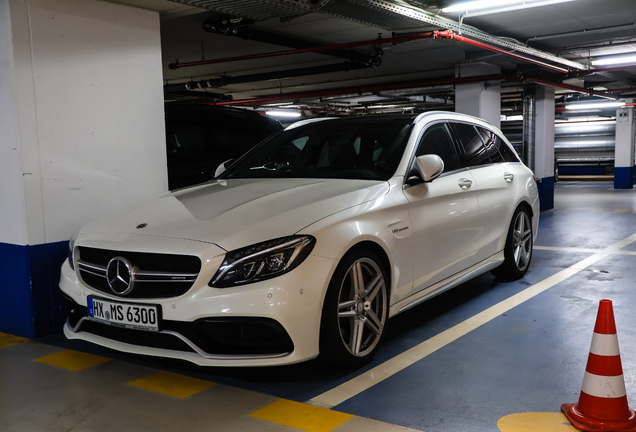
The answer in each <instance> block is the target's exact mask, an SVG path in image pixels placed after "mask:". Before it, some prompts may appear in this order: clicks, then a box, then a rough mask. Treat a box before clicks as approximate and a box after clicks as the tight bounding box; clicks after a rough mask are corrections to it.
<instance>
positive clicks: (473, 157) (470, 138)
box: [450, 123, 490, 168]
mask: <svg viewBox="0 0 636 432" xmlns="http://www.w3.org/2000/svg"><path fill="white" fill-rule="evenodd" d="M450 125H451V127H452V129H453V131H454V132H455V135H456V136H457V138H458V139H459V142H460V145H461V150H463V152H461V151H460V156H459V157H460V163H461V165H462V166H463V167H468V168H471V167H477V166H480V165H487V164H489V163H490V158H489V157H488V153H487V152H486V148H485V147H484V143H483V141H482V139H481V136H479V134H478V133H477V129H475V126H473V125H471V124H468V123H451V124H450Z"/></svg>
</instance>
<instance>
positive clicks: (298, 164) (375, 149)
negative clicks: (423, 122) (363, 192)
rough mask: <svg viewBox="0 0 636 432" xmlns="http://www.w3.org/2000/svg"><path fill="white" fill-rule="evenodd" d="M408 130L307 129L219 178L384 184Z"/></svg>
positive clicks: (381, 124) (361, 124)
mask: <svg viewBox="0 0 636 432" xmlns="http://www.w3.org/2000/svg"><path fill="white" fill-rule="evenodd" d="M411 130H412V123H411V120H410V119H400V120H391V121H378V122H374V121H369V120H364V121H363V120H358V121H337V120H334V121H329V120H326V121H321V122H313V123H308V124H306V125H303V126H298V127H296V128H293V129H289V130H287V131H284V132H283V133H281V134H279V135H276V136H274V137H272V138H271V139H269V140H268V141H266V142H264V143H263V144H262V145H261V146H259V147H257V148H255V149H254V150H253V151H251V152H250V153H249V154H247V155H246V156H245V157H244V158H242V159H241V160H239V161H238V162H237V163H236V164H235V165H234V166H233V167H231V168H230V169H229V170H228V171H226V172H225V173H224V174H223V177H225V178H345V179H347V178H348V179H370V180H387V179H389V178H390V177H391V176H392V175H393V173H394V172H395V170H396V168H397V165H398V164H399V162H400V159H401V158H402V155H403V153H404V148H405V147H406V142H407V141H408V137H409V135H410V133H411Z"/></svg>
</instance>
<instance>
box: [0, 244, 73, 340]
mask: <svg viewBox="0 0 636 432" xmlns="http://www.w3.org/2000/svg"><path fill="white" fill-rule="evenodd" d="M67 249H68V242H67V241H62V242H57V243H47V244H41V245H33V246H31V245H26V246H21V245H14V244H8V243H0V272H1V274H2V275H3V279H2V281H1V282H0V299H2V301H0V332H4V333H10V334H13V335H17V336H22V337H26V338H30V339H33V338H37V337H41V336H47V335H50V334H54V333H58V332H60V331H61V330H62V326H63V324H64V320H65V319H66V315H67V312H68V311H67V309H66V306H65V304H64V301H63V300H62V298H61V297H60V295H59V288H58V284H59V281H60V268H61V266H62V263H63V262H64V260H65V259H66V256H67Z"/></svg>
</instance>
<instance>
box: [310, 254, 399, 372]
mask: <svg viewBox="0 0 636 432" xmlns="http://www.w3.org/2000/svg"><path fill="white" fill-rule="evenodd" d="M387 283H388V278H387V275H386V271H385V270H384V268H383V265H382V261H381V260H380V259H379V257H378V256H377V255H376V254H375V253H373V252H372V251H370V250H367V249H357V250H354V251H352V252H349V253H348V254H347V255H345V256H344V257H343V259H342V261H341V262H340V264H339V265H338V267H337V268H336V271H335V272H334V275H333V277H332V279H331V282H330V283H329V289H328V290H327V295H326V297H325V303H324V305H323V309H322V320H321V323H320V357H321V359H322V360H323V361H324V362H326V363H328V364H331V365H334V366H341V367H356V366H360V365H362V364H364V363H366V362H367V361H369V360H370V359H371V358H372V357H373V355H374V354H375V352H376V351H377V349H378V345H379V343H380V341H381V340H382V337H383V336H384V334H385V333H386V324H387V319H388V312H389V311H388V286H387Z"/></svg>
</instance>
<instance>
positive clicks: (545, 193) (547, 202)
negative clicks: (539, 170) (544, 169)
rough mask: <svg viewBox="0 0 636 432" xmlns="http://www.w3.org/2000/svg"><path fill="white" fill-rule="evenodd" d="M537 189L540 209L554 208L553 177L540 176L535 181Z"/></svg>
mask: <svg viewBox="0 0 636 432" xmlns="http://www.w3.org/2000/svg"><path fill="white" fill-rule="evenodd" d="M537 189H538V190H539V202H540V211H544V210H550V209H553V208H554V177H545V178H542V179H541V181H540V182H538V183H537Z"/></svg>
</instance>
